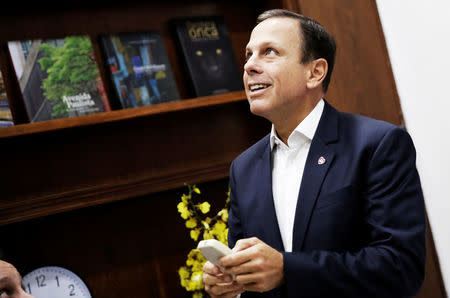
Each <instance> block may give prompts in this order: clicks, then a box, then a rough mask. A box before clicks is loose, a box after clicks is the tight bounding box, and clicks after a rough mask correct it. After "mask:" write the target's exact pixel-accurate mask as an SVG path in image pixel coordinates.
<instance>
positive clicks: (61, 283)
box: [22, 266, 92, 298]
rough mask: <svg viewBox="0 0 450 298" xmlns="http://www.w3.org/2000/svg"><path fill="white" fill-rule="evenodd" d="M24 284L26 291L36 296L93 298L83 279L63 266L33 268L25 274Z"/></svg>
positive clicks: (36, 297) (39, 297)
mask: <svg viewBox="0 0 450 298" xmlns="http://www.w3.org/2000/svg"><path fill="white" fill-rule="evenodd" d="M22 284H23V287H24V288H25V291H26V292H27V293H28V294H31V295H33V296H34V297H35V298H65V297H83V298H92V296H91V293H90V292H89V289H88V287H87V286H86V284H85V283H84V282H83V280H82V279H81V278H80V277H78V276H77V275H76V274H75V273H73V272H72V271H70V270H67V269H65V268H62V267H56V266H47V267H41V268H38V269H36V270H33V271H31V272H30V273H28V274H26V275H25V276H23V278H22Z"/></svg>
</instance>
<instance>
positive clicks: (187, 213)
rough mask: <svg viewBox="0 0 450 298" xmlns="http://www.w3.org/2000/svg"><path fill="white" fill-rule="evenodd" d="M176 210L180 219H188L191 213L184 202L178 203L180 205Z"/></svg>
mask: <svg viewBox="0 0 450 298" xmlns="http://www.w3.org/2000/svg"><path fill="white" fill-rule="evenodd" d="M177 209H178V212H180V214H181V217H182V218H183V219H187V218H188V217H190V216H191V212H190V211H189V209H188V208H187V205H186V203H185V202H180V203H178V205H177Z"/></svg>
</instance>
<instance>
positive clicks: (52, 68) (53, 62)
mask: <svg viewBox="0 0 450 298" xmlns="http://www.w3.org/2000/svg"><path fill="white" fill-rule="evenodd" d="M8 47H9V51H10V54H11V58H12V61H13V64H14V69H15V72H16V75H17V78H18V80H19V83H20V88H21V90H22V94H23V99H24V101H25V106H26V108H27V112H28V116H29V119H30V122H35V121H44V120H52V119H58V118H68V117H75V116H82V115H88V114H94V113H99V112H105V111H109V110H110V105H109V102H108V98H107V96H106V93H105V91H104V86H103V83H102V80H101V78H100V73H99V70H98V65H97V63H96V60H95V56H94V51H93V47H92V44H91V41H90V38H89V37H88V36H67V37H65V38H61V39H45V40H43V39H36V40H22V41H10V42H8Z"/></svg>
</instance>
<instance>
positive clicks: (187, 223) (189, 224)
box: [186, 217, 197, 229]
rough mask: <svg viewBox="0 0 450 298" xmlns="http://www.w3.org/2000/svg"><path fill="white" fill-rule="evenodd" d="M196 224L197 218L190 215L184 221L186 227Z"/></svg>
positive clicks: (190, 227) (192, 226)
mask: <svg viewBox="0 0 450 298" xmlns="http://www.w3.org/2000/svg"><path fill="white" fill-rule="evenodd" d="M196 226H197V220H196V219H195V218H193V217H191V218H190V219H189V220H187V221H186V228H189V229H192V228H195V227H196Z"/></svg>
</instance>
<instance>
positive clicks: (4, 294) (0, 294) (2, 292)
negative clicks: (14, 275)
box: [0, 289, 9, 298]
mask: <svg viewBox="0 0 450 298" xmlns="http://www.w3.org/2000/svg"><path fill="white" fill-rule="evenodd" d="M8 297H9V291H8V290H7V289H0V298H8Z"/></svg>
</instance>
